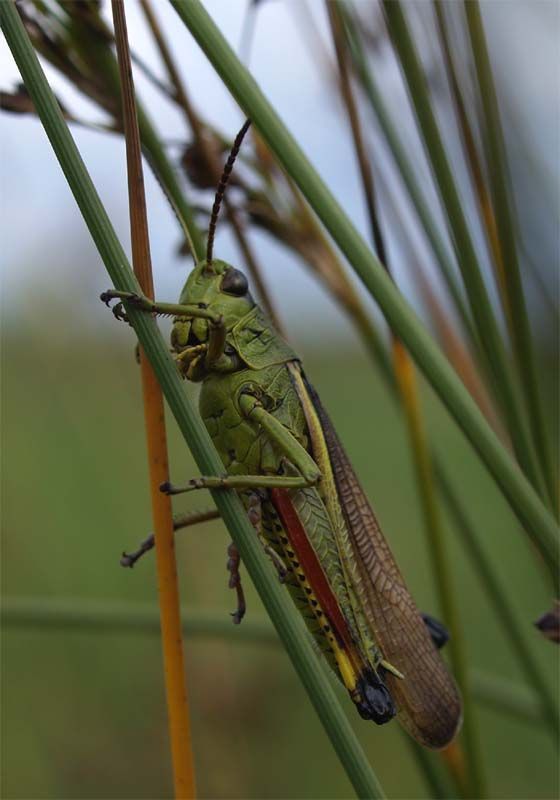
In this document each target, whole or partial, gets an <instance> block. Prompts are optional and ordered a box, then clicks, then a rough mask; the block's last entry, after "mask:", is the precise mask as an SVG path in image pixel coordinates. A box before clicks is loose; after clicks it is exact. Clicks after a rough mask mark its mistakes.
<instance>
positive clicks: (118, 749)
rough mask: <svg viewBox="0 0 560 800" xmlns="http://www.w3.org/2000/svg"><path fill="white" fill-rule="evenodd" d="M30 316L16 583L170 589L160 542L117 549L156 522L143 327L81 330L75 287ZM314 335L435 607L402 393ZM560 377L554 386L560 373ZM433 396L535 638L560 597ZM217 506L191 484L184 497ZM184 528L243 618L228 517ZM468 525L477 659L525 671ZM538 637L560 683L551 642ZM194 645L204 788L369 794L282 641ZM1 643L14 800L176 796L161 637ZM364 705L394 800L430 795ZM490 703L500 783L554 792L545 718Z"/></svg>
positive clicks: (410, 562)
mask: <svg viewBox="0 0 560 800" xmlns="http://www.w3.org/2000/svg"><path fill="white" fill-rule="evenodd" d="M56 303H59V305H58V308H57V307H56ZM19 322H20V324H19V325H18V326H17V327H15V328H14V327H12V326H11V327H10V329H6V330H5V331H4V336H3V361H2V367H3V375H2V387H3V398H2V400H3V402H2V407H3V415H4V419H3V425H2V438H3V443H2V444H3V452H4V454H5V456H4V469H3V471H2V484H3V485H2V495H3V497H4V504H3V514H2V517H3V519H2V522H3V526H4V538H3V542H4V544H3V556H4V557H3V560H2V561H3V592H4V595H5V596H10V597H17V596H36V597H37V598H38V599H39V602H40V598H41V597H46V598H58V599H63V598H76V599H77V600H79V599H81V600H92V599H103V600H104V601H107V602H110V601H118V602H123V601H125V602H130V603H145V602H151V603H154V604H155V602H156V597H155V574H154V563H153V558H152V557H151V555H150V556H147V557H146V558H145V559H144V561H143V562H140V563H139V564H138V565H137V567H136V568H135V569H134V570H133V571H131V572H127V571H124V570H122V569H121V568H120V567H119V563H118V561H119V555H120V552H121V550H122V549H127V548H133V547H134V546H135V545H136V544H137V542H138V541H139V540H140V539H141V538H142V537H143V536H144V535H145V533H146V531H147V530H148V528H149V519H150V511H149V500H148V492H147V470H146V461H145V452H144V440H143V431H142V409H141V401H140V392H139V374H138V370H137V367H136V364H135V362H134V358H133V352H132V336H131V335H130V332H129V331H128V330H127V329H126V328H125V326H120V327H119V326H118V325H117V324H116V323H114V322H113V320H112V318H111V317H110V316H109V315H108V317H107V326H112V336H111V338H109V339H108V338H107V337H106V336H104V337H103V340H102V341H100V339H99V338H97V337H95V336H91V335H90V336H88V335H85V336H83V335H82V336H80V337H78V339H73V336H72V333H71V332H72V330H73V329H79V325H80V319H79V317H78V316H76V315H74V313H73V311H72V307H71V305H69V304H68V303H65V302H64V298H63V297H59V298H58V300H54V299H53V302H52V303H51V304H50V309H49V310H48V312H47V314H46V317H43V318H40V317H39V316H37V314H36V313H35V312H34V311H33V310H32V307H31V306H30V307H29V313H28V315H27V316H26V315H23V317H22V318H21V319H20V321H19ZM56 329H57V330H58V335H56V334H54V335H53V336H52V337H51V336H46V335H45V331H46V330H47V331H53V333H54V331H55V330H56ZM105 333H106V332H105ZM301 346H302V347H303V350H304V355H307V357H306V358H305V364H306V367H307V369H308V372H309V374H310V375H311V377H312V380H313V381H314V383H315V384H316V386H317V388H318V389H319V391H320V393H321V396H322V397H323V399H324V400H325V402H326V404H327V407H328V408H329V409H330V411H331V414H332V416H333V419H334V421H335V423H336V425H337V428H338V430H339V431H340V433H341V436H342V438H343V440H344V442H345V444H346V445H347V447H348V450H349V452H350V453H351V456H352V458H353V460H354V463H355V466H356V468H357V471H358V473H359V475H360V476H361V477H362V479H363V482H364V485H365V487H366V489H367V491H368V493H369V495H370V498H371V500H372V501H373V503H374V507H375V508H376V510H377V512H378V514H379V516H380V519H381V521H382V524H383V526H384V529H385V531H386V533H387V535H388V537H389V538H390V542H391V545H392V546H393V547H394V550H395V552H396V555H397V557H398V561H399V563H400V565H401V567H402V569H403V571H404V574H405V575H406V577H407V579H408V581H409V583H410V586H411V588H412V590H413V592H414V594H415V597H416V599H417V601H418V603H419V605H420V606H421V608H422V609H425V610H428V611H431V612H437V609H436V608H435V599H434V592H433V590H432V580H431V576H430V572H429V565H428V561H427V558H426V553H425V544H424V540H423V533H422V530H421V524H420V522H419V520H420V511H419V508H418V504H417V496H416V490H415V486H414V481H413V475H412V472H411V466H410V457H409V454H408V452H407V442H406V438H405V435H404V433H403V429H402V425H401V424H400V422H399V419H398V415H397V411H396V409H395V408H394V407H393V404H392V402H391V399H390V397H389V396H388V395H387V393H386V392H385V390H384V389H383V388H382V386H381V384H380V381H379V380H378V379H377V378H376V377H375V375H372V372H371V369H370V368H369V364H368V363H367V360H366V357H365V355H364V356H363V355H362V354H361V353H360V351H359V348H358V347H351V348H350V349H348V350H344V349H337V348H336V347H335V348H333V349H332V352H331V353H328V354H324V353H320V352H316V351H313V350H310V352H309V353H307V354H305V344H304V342H303V341H302V343H301ZM300 349H301V348H300ZM550 366H551V367H552V365H550ZM549 378H550V386H551V387H552V386H553V385H555V383H556V378H555V376H554V375H553V374H552V372H551V371H550V370H549ZM341 386H343V387H344V391H343V392H341V391H340V387H341ZM424 395H425V398H424V399H425V401H426V406H427V411H428V416H429V422H430V428H431V431H432V433H433V435H434V440H436V441H437V442H438V443H439V444H440V445H441V447H442V449H443V450H444V451H445V453H446V457H447V463H448V464H449V465H450V469H451V470H453V471H457V472H459V471H460V474H461V476H462V487H463V492H464V499H465V502H466V504H467V506H468V508H469V512H470V514H471V516H472V519H473V520H474V521H475V522H478V524H479V525H480V526H484V529H485V530H487V531H488V537H487V540H488V547H489V552H490V553H492V554H493V556H494V558H495V563H496V564H497V565H498V569H499V571H500V573H501V574H502V575H504V576H506V577H507V580H508V581H509V582H510V583H511V584H512V585H513V586H514V587H515V594H514V596H515V600H516V604H517V606H518V608H519V610H520V612H521V613H522V614H523V617H524V618H525V619H526V622H527V634H528V635H529V636H533V635H534V634H532V630H531V620H532V619H534V618H535V617H536V616H537V615H538V614H539V613H540V612H541V611H542V609H543V608H545V607H547V605H548V604H549V602H550V596H549V593H548V589H547V588H546V586H545V584H544V581H543V580H542V576H541V575H540V574H539V571H538V568H537V567H536V565H535V562H534V561H533V559H532V558H530V557H529V553H528V545H527V542H526V540H525V538H524V537H522V536H519V535H518V531H517V530H515V526H516V522H515V521H513V519H512V516H511V514H510V513H509V512H508V510H507V509H506V508H505V507H504V504H503V501H502V500H501V498H500V497H499V496H498V494H497V491H496V490H495V488H494V487H493V486H492V485H491V484H490V481H489V480H488V479H487V478H486V477H485V476H484V475H482V474H481V471H480V469H479V467H478V465H477V463H476V460H475V459H474V457H473V455H472V453H471V452H470V451H469V449H468V448H467V447H466V446H465V444H464V442H462V441H461V437H460V436H459V435H458V434H457V432H456V431H455V430H454V429H453V426H452V425H451V424H449V423H447V422H446V420H445V419H443V418H442V415H441V414H440V413H439V412H438V409H437V408H436V401H434V400H433V399H432V398H431V396H430V394H429V392H427V391H425V392H424ZM549 398H550V399H551V395H549ZM170 426H171V431H172V436H171V440H172V441H171V446H172V475H174V476H175V477H176V478H183V477H185V478H186V477H188V476H191V475H193V474H194V467H193V464H192V462H191V459H190V457H189V454H188V453H187V452H186V451H185V449H184V447H183V446H182V445H181V442H180V441H179V437H178V435H177V436H175V432H174V430H173V422H172V421H170ZM205 502H206V498H204V499H203V498H201V497H196V498H192V497H190V498H189V501H188V504H186V503H184V502H183V503H182V504H181V506H179V504H178V505H177V507H178V508H179V507H184V508H188V507H190V508H193V507H201V506H204V504H205ZM179 537H180V539H179V543H178V563H179V566H180V571H181V578H182V581H183V600H184V603H185V605H186V606H187V607H188V608H189V609H192V610H193V611H196V609H198V608H200V609H204V610H208V609H214V610H215V611H216V612H217V613H220V614H223V616H224V617H227V615H228V613H229V611H230V610H232V609H233V606H234V597H233V596H232V593H231V592H229V590H228V589H227V579H226V572H225V559H226V555H225V549H226V546H227V535H226V533H225V530H224V529H223V526H222V525H221V524H218V523H216V524H214V523H210V524H205V525H204V526H201V527H200V528H198V529H192V530H191V531H190V532H182V533H181V534H179ZM450 539H451V543H452V552H453V560H454V562H455V566H456V569H455V579H456V581H457V582H458V587H457V588H458V593H459V597H460V599H461V615H462V618H463V622H464V625H465V630H466V634H467V638H468V646H469V662H470V664H471V665H473V666H475V667H476V668H481V669H484V670H485V671H487V672H488V673H492V674H494V675H497V676H502V677H504V678H507V679H511V680H515V681H518V682H519V683H522V682H523V677H522V676H521V675H520V673H519V670H518V668H517V666H516V664H515V663H513V660H512V655H511V652H510V650H509V648H508V647H507V645H506V644H505V642H504V638H503V635H502V633H501V632H500V630H499V629H498V627H497V625H496V623H495V621H494V618H493V616H492V614H491V613H490V612H489V608H488V603H487V600H486V597H485V596H484V595H483V594H482V593H481V591H480V588H479V584H478V582H477V579H476V577H475V576H474V575H473V573H472V571H471V569H470V566H469V564H468V563H467V561H466V559H465V557H464V553H463V551H462V549H461V546H460V544H458V543H457V542H456V541H455V540H453V537H450ZM245 588H246V590H247V592H248V595H249V597H248V599H249V618H250V617H254V618H257V617H258V618H259V619H260V618H262V613H263V612H262V609H261V608H260V604H259V601H258V598H256V597H255V594H254V592H253V591H252V590H251V587H250V586H249V585H248V582H246V587H245ZM534 641H535V647H536V648H537V649H538V651H539V652H538V655H539V657H540V658H541V659H542V662H543V665H544V666H545V667H546V668H547V669H548V671H549V675H550V679H551V681H554V680H555V660H556V659H555V655H556V654H555V651H554V649H553V646H552V645H549V644H548V643H546V642H542V640H540V639H537V638H535V639H534ZM186 648H187V663H188V680H189V688H190V694H191V698H192V699H191V703H192V709H193V726H194V745H195V757H196V762H197V777H198V784H199V791H200V796H201V797H212V798H214V797H215V798H218V797H220V798H243V797H263V798H265V797H266V798H277V797H286V798H299V797H310V798H312V797H325V798H327V797H333V798H335V797H336V798H342V797H348V796H351V795H352V791H351V787H350V785H349V784H348V783H347V781H346V778H345V776H344V775H343V774H342V772H341V770H340V766H339V764H338V762H337V761H336V760H335V759H334V757H333V754H332V751H331V748H330V745H329V743H328V741H327V740H326V737H325V735H324V733H323V731H322V730H321V728H320V725H319V723H318V722H317V719H316V718H315V715H314V714H313V713H312V709H311V706H310V704H309V702H308V700H307V699H306V697H305V695H304V692H303V690H302V688H301V686H300V685H299V684H298V681H297V679H296V677H295V673H294V672H293V670H292V668H291V666H290V664H289V662H288V659H287V658H286V656H285V655H284V654H283V653H282V651H281V649H280V648H276V647H274V646H271V645H263V646H259V645H257V644H255V645H252V644H246V643H237V642H236V637H235V631H233V633H232V637H231V639H228V640H227V641H209V640H206V639H204V640H200V641H199V640H197V639H195V638H192V639H190V640H189V638H188V637H187V640H186ZM2 658H3V669H2V680H3V698H4V702H3V710H2V717H3V719H2V724H3V731H4V735H3V736H2V748H3V751H4V753H3V763H4V770H3V791H2V796H3V797H6V798H14V799H15V798H30V797H37V798H55V797H57V798H71V797H80V798H111V797H119V798H127V797H130V798H133V797H146V798H156V797H169V796H171V786H170V782H169V781H170V777H169V776H170V769H169V755H168V745H167V730H166V720H165V702H164V695H163V683H162V669H161V653H160V650H159V642H158V637H157V636H153V635H143V634H140V633H137V632H136V633H132V634H117V633H110V634H107V633H103V634H101V633H95V634H93V633H84V634H80V633H75V632H68V631H60V632H57V631H55V630H52V629H50V628H49V629H47V631H45V632H40V631H39V632H37V631H30V630H18V629H15V628H11V627H9V628H8V629H7V630H6V632H5V633H4V639H3V648H2ZM343 702H345V703H346V700H345V699H344V700H343ZM347 705H349V704H348V703H347ZM348 710H349V713H350V714H351V718H352V719H353V721H354V724H355V726H356V728H357V729H358V731H359V734H360V738H361V739H362V741H363V742H364V743H365V747H366V751H367V752H368V754H369V755H370V756H371V758H372V759H373V761H374V763H375V765H376V769H377V770H378V774H379V777H380V779H381V781H382V782H383V784H384V786H385V787H386V791H387V792H388V793H389V796H391V797H402V798H406V797H423V796H427V795H426V794H421V792H422V791H425V790H423V789H422V788H421V787H423V782H422V778H421V776H420V775H419V774H418V772H417V770H416V767H415V765H414V763H413V761H412V759H411V756H410V754H409V752H408V749H406V748H405V747H404V743H403V740H402V737H401V736H400V735H399V731H398V725H397V724H396V723H393V724H391V725H389V726H386V727H384V728H377V727H375V726H373V725H369V724H366V723H364V722H362V721H361V720H359V719H358V718H357V716H356V715H355V714H353V710H352V709H351V708H349V709H348ZM478 711H479V717H480V723H481V731H482V737H483V745H484V752H485V757H486V767H487V770H488V776H489V785H490V791H491V794H490V796H491V797H496V798H498V797H499V798H510V797H519V798H528V797H531V798H541V797H542V798H551V797H555V796H556V794H557V790H558V785H557V769H556V759H555V753H554V748H553V745H552V744H551V740H550V737H549V736H548V734H547V733H546V731H545V730H543V729H542V726H541V725H540V724H539V723H531V722H528V721H527V722H526V721H519V720H516V719H514V718H512V717H510V716H508V715H507V714H500V713H497V712H496V711H493V710H490V709H488V710H486V709H485V708H484V706H480V705H479V708H478ZM165 787H167V788H165Z"/></svg>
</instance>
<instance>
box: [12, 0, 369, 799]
mask: <svg viewBox="0 0 560 800" xmlns="http://www.w3.org/2000/svg"><path fill="white" fill-rule="evenodd" d="M0 15H1V16H0V18H1V21H2V30H3V32H4V35H5V37H6V40H7V42H8V45H9V47H10V50H11V51H12V54H13V56H14V58H15V60H16V63H17V65H18V67H19V70H20V72H21V75H22V77H23V80H24V82H25V85H26V87H27V90H28V91H29V94H30V96H31V97H32V99H33V102H34V103H35V107H36V109H37V113H38V115H39V117H40V119H41V121H42V123H43V126H44V128H45V131H46V133H47V135H48V137H49V140H50V142H51V145H52V147H53V149H54V151H55V153H56V156H57V158H58V160H59V162H60V165H61V167H62V169H63V171H64V174H65V176H66V178H67V180H68V183H69V185H70V188H71V189H72V192H73V194H74V197H75V199H76V202H77V203H78V206H79V208H80V211H81V212H82V215H83V217H84V220H85V222H86V224H87V226H88V228H89V230H90V233H91V235H92V238H93V239H94V242H95V244H96V246H97V249H98V251H99V254H100V256H101V258H102V259H103V261H104V263H105V266H106V267H107V271H108V272H109V275H110V276H111V279H112V280H113V283H114V285H115V286H116V287H117V288H119V289H121V290H126V291H138V288H139V287H138V284H137V282H136V279H135V277H134V275H133V273H132V270H131V268H130V265H129V263H128V260H127V258H126V255H125V253H124V251H123V249H122V247H121V245H120V243H119V241H118V239H117V237H116V234H115V232H114V230H113V227H112V225H111V223H110V220H109V218H108V217H107V214H106V212H105V209H104V208H103V206H102V204H101V201H100V199H99V197H98V195H97V192H96V190H95V188H94V186H93V183H92V182H91V179H90V177H89V174H88V172H87V170H86V168H85V165H84V164H83V161H82V159H81V157H80V154H79V152H78V150H77V148H76V145H75V143H74V140H73V139H72V136H71V135H70V132H69V130H68V127H67V125H66V123H65V122H64V119H63V117H62V114H61V112H60V109H59V107H58V104H57V102H56V99H55V97H54V95H53V93H52V91H51V89H50V87H49V85H48V82H47V80H46V78H45V76H44V73H43V71H42V69H41V67H40V65H39V62H38V60H37V57H36V55H35V53H34V51H33V47H32V45H31V43H30V41H29V38H28V36H27V33H26V31H25V29H24V27H23V25H22V23H21V20H20V18H19V15H18V12H17V10H16V7H15V5H14V3H13V2H3V3H1V4H0ZM129 315H130V320H131V322H132V325H133V327H134V330H135V332H136V334H137V336H138V339H139V341H140V343H141V345H142V347H143V348H144V350H145V352H146V354H147V356H148V358H149V360H150V363H151V364H152V367H153V369H154V372H155V373H156V375H157V377H158V379H159V381H160V383H161V386H162V389H163V392H164V394H165V397H166V400H167V402H168V404H169V406H170V408H171V411H172V412H173V415H174V417H175V419H176V421H177V424H178V426H179V429H180V430H181V433H182V434H183V436H184V438H185V440H186V441H187V443H188V444H189V446H190V448H191V450H192V453H193V456H194V459H195V461H196V463H197V466H198V468H199V469H200V471H201V473H202V474H206V475H217V474H221V473H222V472H223V465H222V463H221V461H220V459H219V456H218V454H217V453H216V450H215V448H214V446H213V444H212V441H211V439H210V437H209V435H208V433H207V431H206V429H205V428H204V426H203V424H202V422H201V420H200V418H199V417H198V415H197V413H196V412H195V410H194V408H193V407H192V406H191V404H190V402H189V401H188V398H187V396H186V394H185V391H184V386H183V384H182V382H181V380H180V378H179V374H178V372H177V369H176V366H175V364H174V362H173V360H172V358H171V355H170V353H169V352H168V348H167V346H166V344H165V343H164V341H163V338H162V336H161V334H160V332H159V329H158V328H157V325H156V323H155V321H154V319H153V318H152V317H151V316H150V315H147V314H142V313H138V311H134V309H129ZM213 494H214V500H215V502H216V505H217V507H218V509H219V511H220V513H221V515H222V518H223V519H224V522H225V523H226V525H227V527H228V530H229V532H230V534H231V536H232V539H233V540H234V542H235V543H236V544H237V546H238V547H239V550H240V553H241V555H242V558H243V561H244V563H245V566H246V567H247V570H248V572H249V574H250V576H251V578H252V580H253V582H254V583H255V586H256V588H257V589H258V591H259V594H260V596H261V598H262V601H263V604H264V606H265V608H266V609H267V611H268V613H269V614H270V617H271V619H272V620H273V622H274V624H275V626H276V629H277V631H278V633H279V635H280V637H281V638H282V641H283V642H284V645H285V647H286V650H287V652H288V654H289V655H290V657H291V659H292V662H293V664H294V666H295V668H296V670H297V672H298V674H299V676H300V679H301V681H302V683H303V684H304V686H305V688H306V689H307V692H308V694H309V696H310V699H311V700H312V702H313V705H314V706H315V709H316V711H317V713H318V715H319V717H320V719H321V722H322V723H323V725H324V727H325V730H326V732H327V734H328V736H329V737H330V739H331V742H332V744H333V746H334V747H335V750H336V752H337V754H338V756H339V758H340V760H341V763H342V764H343V766H344V768H345V770H346V772H347V774H348V777H349V779H350V781H351V782H352V784H353V786H354V788H355V790H356V793H357V795H358V796H359V797H361V798H372V797H373V798H382V797H384V793H383V790H382V788H381V786H380V784H379V781H378V780H377V777H376V776H375V774H374V772H373V770H372V768H371V766H370V765H369V764H368V762H367V760H366V758H365V756H364V753H363V751H362V748H361V746H360V744H359V742H358V740H357V738H356V736H355V734H354V732H353V730H352V728H351V726H350V724H349V723H348V720H347V719H346V716H345V715H344V712H343V711H342V708H341V706H340V704H339V703H338V700H337V698H336V695H335V693H334V691H333V689H332V687H331V685H330V683H329V681H328V679H327V677H326V675H325V673H324V671H323V669H322V667H321V665H320V664H319V662H318V659H317V655H316V654H315V653H314V651H313V648H312V647H311V644H310V641H309V637H308V635H307V633H306V631H305V629H304V627H303V623H302V621H301V620H300V619H299V616H298V615H297V614H296V613H295V611H294V610H293V608H292V607H291V604H290V601H289V599H288V597H287V595H286V592H285V590H284V589H283V587H281V586H280V585H279V584H278V581H277V579H276V576H275V575H273V574H272V570H271V568H270V566H269V565H268V564H267V562H266V558H265V556H264V553H263V552H262V547H261V545H260V543H259V542H258V539H257V538H256V537H255V535H254V530H253V528H252V526H251V525H250V523H249V521H248V519H247V515H246V513H245V510H244V508H243V505H242V503H241V501H240V499H239V497H238V496H237V495H236V494H235V492H214V493H213Z"/></svg>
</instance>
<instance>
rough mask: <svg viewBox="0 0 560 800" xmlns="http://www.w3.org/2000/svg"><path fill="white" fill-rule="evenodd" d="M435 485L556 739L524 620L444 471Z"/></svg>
mask: <svg viewBox="0 0 560 800" xmlns="http://www.w3.org/2000/svg"><path fill="white" fill-rule="evenodd" d="M438 483H439V486H440V490H441V493H442V495H443V497H444V499H445V502H446V504H447V507H448V509H449V512H450V514H451V517H452V519H453V522H454V526H455V528H456V530H457V532H458V534H459V536H460V538H461V541H462V542H463V544H464V546H465V548H466V549H467V552H468V553H469V555H470V557H471V560H472V562H473V564H474V566H475V569H476V574H477V577H478V579H479V580H480V582H481V584H482V585H483V586H484V588H485V589H486V592H487V594H488V597H489V599H490V602H491V603H492V606H493V608H494V611H495V613H496V617H497V618H498V621H499V623H500V627H501V630H502V631H503V634H504V636H505V637H506V638H507V639H509V642H510V645H511V648H512V650H513V652H514V653H515V655H516V656H517V660H518V663H519V665H520V667H521V669H522V670H523V672H524V673H525V676H526V678H527V680H528V681H529V683H530V684H531V685H532V686H533V687H534V688H535V691H536V693H537V695H538V696H539V697H540V702H541V706H542V710H543V718H544V719H545V720H546V722H547V724H548V726H549V728H550V730H551V732H552V734H553V735H554V737H555V738H558V736H559V733H560V728H559V720H558V709H557V703H556V700H555V698H554V694H553V692H552V691H551V690H550V689H549V687H548V682H547V680H546V678H545V676H544V675H543V672H542V670H541V667H540V665H539V662H538V661H537V659H536V658H535V657H534V655H533V649H532V647H534V646H535V645H534V643H533V645H530V644H529V643H528V642H527V641H526V639H525V636H524V634H523V629H524V628H525V627H527V621H526V620H524V619H523V618H521V617H520V615H519V613H518V612H517V609H516V608H515V606H514V605H513V603H511V602H510V600H509V599H508V590H507V587H505V586H504V585H503V584H502V581H501V580H500V578H499V576H498V574H497V572H496V570H495V569H494V567H493V565H492V562H491V560H490V559H489V558H488V557H487V555H486V553H485V552H484V548H483V547H482V544H481V542H480V541H479V538H478V536H477V535H476V533H475V531H474V528H473V525H472V524H471V522H470V520H469V518H468V516H467V514H466V512H465V510H464V508H463V506H462V504H461V502H460V501H459V498H458V497H457V494H456V492H455V490H454V489H453V487H452V485H451V483H450V481H449V479H448V478H447V475H446V474H445V471H444V470H443V469H438Z"/></svg>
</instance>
